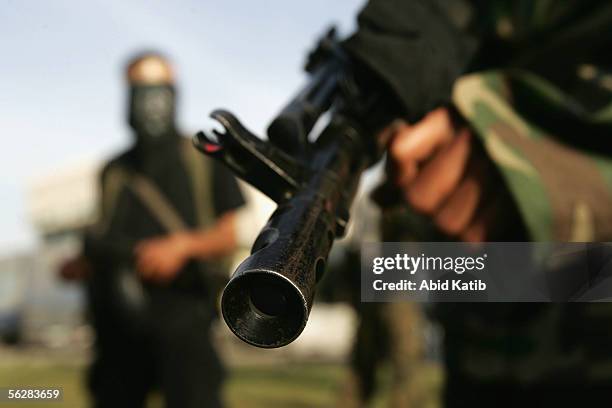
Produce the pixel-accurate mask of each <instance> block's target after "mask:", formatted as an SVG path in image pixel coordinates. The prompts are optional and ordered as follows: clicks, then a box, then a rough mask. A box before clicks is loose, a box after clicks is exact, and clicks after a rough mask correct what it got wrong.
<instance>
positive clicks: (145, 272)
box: [134, 212, 236, 282]
mask: <svg viewBox="0 0 612 408" xmlns="http://www.w3.org/2000/svg"><path fill="white" fill-rule="evenodd" d="M235 220H236V215H235V213H234V212H228V213H225V214H223V215H222V216H221V217H220V218H219V219H218V220H217V222H216V223H215V224H214V225H213V226H211V227H210V228H208V229H205V230H190V231H184V232H177V233H175V234H171V235H169V236H165V237H161V238H153V239H148V240H145V241H142V242H140V243H139V244H138V245H136V247H135V250H134V254H135V257H136V269H137V270H138V271H139V273H140V275H141V276H142V277H143V278H144V279H148V280H152V281H158V282H167V281H170V280H172V279H173V278H174V277H175V276H176V274H177V273H178V272H179V271H180V269H181V268H182V267H183V266H184V265H185V264H186V263H187V262H188V261H190V260H199V261H206V260H211V259H215V258H219V257H222V256H224V255H228V254H230V253H231V252H232V251H234V249H235V248H236V229H235Z"/></svg>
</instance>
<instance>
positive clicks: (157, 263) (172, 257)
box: [134, 233, 190, 283]
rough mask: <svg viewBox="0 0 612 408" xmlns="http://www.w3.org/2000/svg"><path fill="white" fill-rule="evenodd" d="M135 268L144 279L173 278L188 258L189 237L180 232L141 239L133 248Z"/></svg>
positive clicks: (166, 279) (165, 280) (162, 281)
mask: <svg viewBox="0 0 612 408" xmlns="http://www.w3.org/2000/svg"><path fill="white" fill-rule="evenodd" d="M134 254H135V258H136V270H137V271H138V273H139V274H140V276H141V277H142V278H143V279H144V280H148V281H153V282H158V283H165V282H169V281H171V280H173V279H174V278H175V277H176V275H177V273H178V272H179V271H180V270H181V268H182V267H183V266H184V265H185V264H186V263H187V261H188V260H189V258H190V250H189V239H188V238H187V236H186V235H184V234H181V233H176V234H171V235H168V236H165V237H161V238H152V239H147V240H144V241H141V242H140V243H139V244H138V245H137V246H136V248H135V249H134Z"/></svg>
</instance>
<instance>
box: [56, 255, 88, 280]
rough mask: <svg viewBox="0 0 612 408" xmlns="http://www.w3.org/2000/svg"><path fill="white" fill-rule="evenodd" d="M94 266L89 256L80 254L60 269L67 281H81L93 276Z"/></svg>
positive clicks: (61, 274)
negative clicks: (92, 266)
mask: <svg viewBox="0 0 612 408" xmlns="http://www.w3.org/2000/svg"><path fill="white" fill-rule="evenodd" d="M91 274H92V268H91V265H90V264H89V261H88V260H87V258H85V257H84V256H82V255H79V256H77V257H75V258H73V259H70V260H68V261H66V262H64V264H62V266H61V267H60V269H59V276H60V277H61V278H62V279H63V280H66V281H80V280H84V279H85V278H87V277H89V276H91Z"/></svg>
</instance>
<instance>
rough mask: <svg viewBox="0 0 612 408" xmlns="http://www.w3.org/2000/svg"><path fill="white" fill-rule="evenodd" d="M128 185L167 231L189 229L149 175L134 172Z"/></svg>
mask: <svg viewBox="0 0 612 408" xmlns="http://www.w3.org/2000/svg"><path fill="white" fill-rule="evenodd" d="M128 186H129V187H130V189H131V190H132V191H133V192H134V194H136V196H137V197H138V198H139V199H140V201H141V203H142V204H143V205H144V206H145V207H147V208H148V209H149V211H151V214H152V215H153V216H154V217H155V218H156V219H157V221H159V222H160V223H161V225H162V226H163V227H164V229H165V230H166V231H168V232H178V231H184V230H186V229H187V225H185V222H184V221H183V219H182V218H181V217H180V216H179V214H178V213H177V211H176V209H175V208H174V207H173V206H172V204H170V202H169V201H168V200H167V198H166V197H165V196H164V195H163V194H162V193H161V192H160V191H159V189H158V188H157V186H156V185H155V184H154V183H153V182H152V181H151V180H149V179H148V178H147V177H145V176H143V175H141V174H138V173H132V174H130V176H129V179H128Z"/></svg>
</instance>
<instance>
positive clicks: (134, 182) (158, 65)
mask: <svg viewBox="0 0 612 408" xmlns="http://www.w3.org/2000/svg"><path fill="white" fill-rule="evenodd" d="M127 79H128V82H129V110H130V111H129V112H130V113H129V123H130V126H131V127H132V129H133V130H134V143H133V145H132V147H130V148H129V149H128V150H127V151H126V152H124V153H123V154H121V155H119V156H118V157H117V158H115V159H113V160H111V161H110V162H109V163H108V164H107V165H106V166H105V168H104V170H103V172H102V176H101V205H100V208H101V214H100V215H101V216H100V219H99V221H98V223H97V224H96V225H95V227H94V228H92V230H91V231H90V232H89V233H88V234H87V238H86V240H85V251H84V256H83V257H82V258H81V259H79V260H78V261H75V262H73V263H72V265H69V266H68V267H67V268H64V269H65V272H66V271H67V272H68V275H69V274H70V270H72V271H73V272H74V271H78V270H83V269H84V267H85V265H88V266H89V268H90V270H91V273H90V275H89V279H88V281H89V285H88V286H89V295H90V307H91V312H92V317H93V321H94V327H95V330H96V350H95V351H96V353H95V361H94V363H93V366H92V368H91V372H90V387H91V392H92V395H93V400H94V406H96V407H131V408H132V407H142V406H143V405H144V404H145V401H146V397H147V394H148V392H149V391H150V390H152V389H154V387H158V388H159V389H160V390H161V393H162V395H163V397H164V399H165V402H166V406H168V407H181V408H186V407H198V408H201V407H217V406H220V405H221V402H220V395H219V391H220V385H221V380H222V366H221V364H220V361H219V359H218V358H217V355H216V353H215V351H214V350H213V347H212V345H211V341H210V339H209V328H210V325H211V322H212V321H213V319H214V317H215V315H216V311H215V300H216V295H217V293H216V292H217V291H216V289H218V288H219V285H218V282H219V280H220V277H221V276H223V274H224V272H225V271H224V270H223V268H222V262H221V258H222V257H223V256H225V255H228V254H229V253H231V252H232V251H233V250H234V248H235V246H236V233H235V222H234V218H235V216H234V212H235V210H236V209H237V208H238V207H240V206H241V205H242V204H243V198H242V196H241V194H240V191H239V188H238V185H237V183H236V181H235V179H234V178H233V177H232V176H231V175H230V174H229V173H228V171H227V170H225V169H224V168H223V167H221V166H218V165H216V164H214V162H212V161H209V160H207V159H206V158H204V157H203V156H202V155H200V154H199V153H198V152H196V150H195V149H194V148H193V146H191V143H190V141H189V140H188V139H186V138H183V137H181V136H180V135H179V133H178V131H177V129H176V124H175V99H176V91H175V88H174V78H173V73H172V69H171V66H170V65H169V63H168V62H167V61H166V60H165V59H164V58H162V57H160V56H159V55H155V54H146V55H143V56H140V57H138V58H136V59H134V60H132V61H131V63H130V64H129V66H128V69H127ZM79 265H80V266H81V267H79Z"/></svg>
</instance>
